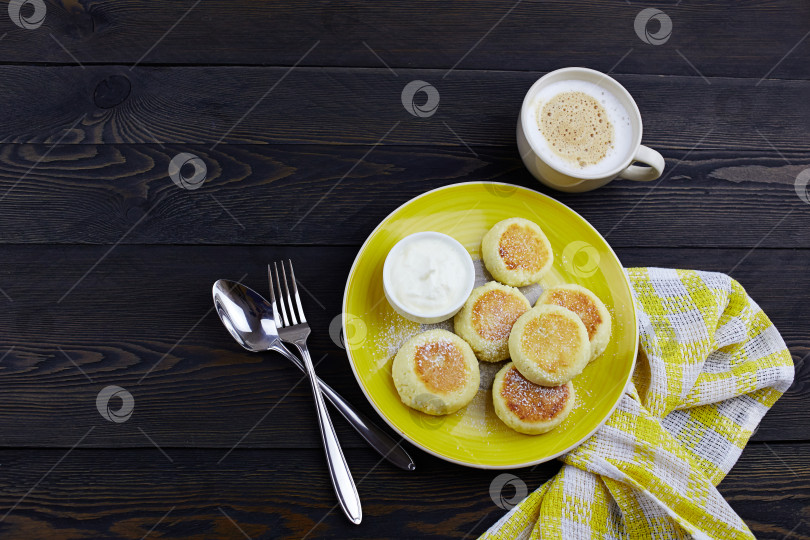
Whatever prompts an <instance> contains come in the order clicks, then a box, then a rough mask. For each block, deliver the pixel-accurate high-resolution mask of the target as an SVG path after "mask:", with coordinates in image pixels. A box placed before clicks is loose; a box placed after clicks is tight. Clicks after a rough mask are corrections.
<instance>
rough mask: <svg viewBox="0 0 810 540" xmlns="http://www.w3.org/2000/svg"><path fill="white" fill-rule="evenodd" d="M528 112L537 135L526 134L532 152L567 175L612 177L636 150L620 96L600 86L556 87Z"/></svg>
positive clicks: (573, 84)
mask: <svg viewBox="0 0 810 540" xmlns="http://www.w3.org/2000/svg"><path fill="white" fill-rule="evenodd" d="M594 107H596V108H594ZM563 109H564V110H563ZM529 111H530V114H531V115H532V118H533V120H534V121H533V122H532V125H533V128H534V129H531V130H529V131H530V133H527V135H528V137H529V140H531V141H532V146H533V147H535V149H536V150H538V151H539V152H538V153H539V154H540V157H541V158H542V159H543V160H544V161H546V162H547V163H549V164H550V165H552V166H554V167H555V168H557V169H560V170H562V171H564V172H567V173H570V174H574V175H577V174H583V173H584V174H598V173H601V172H609V171H611V170H613V169H616V168H617V167H620V166H621V165H622V163H624V161H626V160H627V158H628V156H629V154H630V151H631V150H632V145H633V128H632V124H631V122H630V115H629V114H628V113H627V110H626V109H625V108H624V106H623V105H622V104H621V102H620V101H619V100H618V98H616V96H614V95H613V94H611V93H610V92H609V91H608V90H606V89H605V88H602V87H600V86H597V85H596V84H593V83H590V82H586V81H579V80H570V81H558V82H555V83H552V84H550V85H548V86H546V87H544V88H542V89H541V90H540V92H538V93H537V95H536V96H535V97H534V99H533V100H532V103H531V107H530V108H529ZM600 120H602V122H599V121H600ZM547 136H548V138H547ZM549 139H551V141H549Z"/></svg>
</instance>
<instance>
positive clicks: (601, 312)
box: [535, 284, 611, 362]
mask: <svg viewBox="0 0 810 540" xmlns="http://www.w3.org/2000/svg"><path fill="white" fill-rule="evenodd" d="M542 304H549V305H555V306H560V307H564V308H566V309H569V310H571V311H573V312H574V313H576V314H577V315H578V316H579V318H580V319H581V320H582V323H583V324H584V325H585V329H586V330H587V331H588V339H589V340H590V342H591V358H590V361H591V362H593V361H594V360H595V359H596V358H597V357H598V356H599V355H601V354H602V352H604V350H605V348H606V347H607V345H608V343H609V342H610V328H611V317H610V312H609V311H608V310H607V307H605V304H604V303H603V302H602V301H601V300H600V299H599V297H598V296H596V295H595V294H593V293H592V292H591V291H589V290H588V289H586V288H585V287H581V286H580V285H573V284H569V285H557V286H555V287H551V288H549V289H546V290H545V291H543V294H542V295H541V296H540V298H539V299H538V300H537V303H536V304H535V306H539V305H542Z"/></svg>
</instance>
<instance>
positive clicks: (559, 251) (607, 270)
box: [343, 182, 638, 469]
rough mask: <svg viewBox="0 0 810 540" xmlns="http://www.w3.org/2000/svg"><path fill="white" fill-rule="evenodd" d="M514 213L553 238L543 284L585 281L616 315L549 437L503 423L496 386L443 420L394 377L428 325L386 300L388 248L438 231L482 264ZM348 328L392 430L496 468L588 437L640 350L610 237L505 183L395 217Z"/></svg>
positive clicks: (368, 258) (356, 363)
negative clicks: (413, 403)
mask: <svg viewBox="0 0 810 540" xmlns="http://www.w3.org/2000/svg"><path fill="white" fill-rule="evenodd" d="M510 217H522V218H526V219H530V220H532V221H534V222H536V223H537V224H538V225H540V227H542V228H543V231H544V232H545V233H546V235H547V236H548V239H549V241H550V242H551V245H552V247H553V249H554V266H553V269H552V271H551V272H549V274H547V275H546V277H545V278H544V280H543V282H541V285H543V286H544V287H545V286H550V285H555V284H558V283H578V284H580V285H582V286H584V287H587V288H589V289H590V290H592V291H593V292H594V293H596V295H597V296H599V298H601V299H602V301H603V302H605V304H606V305H607V307H608V309H609V310H610V312H611V314H612V315H613V334H612V336H611V341H610V344H609V345H608V347H607V349H606V350H605V352H604V354H603V355H602V356H601V357H600V358H598V359H597V360H595V361H594V362H592V363H591V364H589V365H588V367H586V368H585V371H583V372H582V374H581V375H579V376H577V377H576V378H575V379H574V386H575V388H576V392H577V405H576V408H575V409H574V410H573V411H572V412H571V414H570V415H569V416H568V418H566V419H565V421H564V422H563V423H562V424H561V425H560V426H559V427H557V428H556V429H554V430H553V431H551V432H549V433H546V434H543V435H534V436H531V435H522V434H520V433H517V432H515V431H512V430H511V429H510V428H508V427H507V426H506V425H505V424H504V423H503V422H501V421H500V419H499V418H498V417H497V416H496V415H495V411H494V409H493V406H492V396H491V389H490V388H487V389H482V390H479V391H478V394H477V395H476V397H475V399H474V400H473V401H472V402H471V403H470V404H469V405H468V406H467V407H465V408H463V409H461V410H460V411H458V412H456V413H454V414H451V415H447V416H440V417H434V416H430V415H426V414H424V413H421V412H418V411H415V410H413V409H410V408H409V407H406V406H405V405H403V404H402V402H401V401H400V399H399V395H398V394H397V391H396V388H395V387H394V382H393V380H392V378H391V361H392V360H393V357H394V355H395V354H396V351H397V349H398V346H399V344H401V342H402V341H404V340H405V339H406V338H407V337H409V336H410V335H412V334H415V333H417V332H418V331H419V325H418V324H416V323H412V322H410V321H407V320H406V319H403V318H402V317H400V316H399V315H397V314H396V313H395V312H394V310H393V308H391V306H389V305H388V302H387V301H386V300H385V296H384V295H383V285H382V270H383V263H384V262H385V257H386V255H387V254H388V251H389V250H390V249H391V248H392V247H393V246H394V244H395V243H397V241H399V240H400V239H402V238H403V237H405V236H407V235H409V234H411V233H415V232H419V231H438V232H442V233H445V234H448V235H450V236H452V237H453V238H455V239H456V240H458V241H459V242H461V243H462V244H463V245H464V246H465V247H466V248H467V250H468V251H469V252H470V255H472V257H473V259H480V250H481V239H482V237H483V236H484V233H486V232H487V230H489V228H490V227H492V226H493V225H494V224H495V223H497V222H499V221H501V220H503V219H506V218H510ZM343 328H344V329H345V332H346V336H345V339H346V349H347V351H348V354H349V359H350V364H351V366H352V370H353V371H354V375H355V377H357V380H358V382H359V383H360V387H361V388H362V389H363V392H364V393H365V394H366V397H367V398H368V400H369V401H370V402H371V404H372V405H373V406H374V408H375V409H376V410H377V412H378V413H379V414H380V416H382V418H383V419H384V420H385V421H386V422H388V424H389V425H390V426H391V427H392V428H394V429H395V430H396V431H397V432H398V433H400V434H401V435H402V436H403V437H404V438H405V439H407V440H408V441H410V442H412V443H413V444H415V445H416V446H418V447H420V448H422V449H423V450H425V451H426V452H429V453H431V454H433V455H435V456H438V457H440V458H442V459H445V460H447V461H450V462H453V463H458V464H461V465H467V466H471V467H478V468H486V469H507V468H514V467H523V466H527V465H534V464H536V463H541V462H543V461H548V460H550V459H552V458H555V457H557V456H559V455H561V454H563V453H565V452H567V451H569V450H571V449H572V448H574V447H576V446H577V445H579V444H580V443H582V441H584V440H585V439H587V438H588V437H589V436H590V435H591V434H593V432H594V431H596V429H597V428H598V427H599V426H600V425H601V424H602V423H603V422H604V421H605V420H607V418H608V416H610V414H611V413H612V412H613V409H614V408H615V407H616V405H617V404H618V402H619V398H620V397H621V395H622V393H623V391H624V389H625V386H626V385H627V382H628V381H629V379H630V375H631V374H632V372H633V366H634V364H635V359H636V352H637V347H638V330H637V324H636V312H635V307H634V305H633V299H632V297H631V293H630V284H629V282H628V280H627V277H626V275H625V274H624V271H623V270H622V266H621V263H620V262H619V259H618V258H617V257H616V254H615V253H614V252H613V250H612V249H611V248H610V246H609V245H608V243H607V241H605V239H604V238H602V236H601V235H600V234H599V233H598V232H597V231H596V229H594V228H593V227H592V226H591V225H590V224H589V223H588V222H587V221H585V219H583V218H582V217H581V216H580V215H579V214H577V213H576V212H574V211H573V210H571V209H570V208H568V207H567V206H565V205H563V204H561V203H559V202H557V201H555V200H554V199H552V198H550V197H547V196H546V195H543V194H542V193H538V192H536V191H532V190H530V189H526V188H523V187H519V186H513V185H509V184H499V183H478V182H477V183H466V184H455V185H451V186H447V187H443V188H439V189H436V190H433V191H429V192H427V193H425V194H424V195H420V196H419V197H416V198H415V199H412V200H410V201H408V202H407V203H405V204H404V205H402V206H400V207H399V208H397V209H396V210H394V212H392V213H391V214H390V215H389V216H388V217H387V218H385V219H384V220H383V221H382V223H380V225H378V226H377V228H376V229H374V231H373V232H372V233H371V235H370V236H369V237H368V239H367V240H366V242H365V243H364V244H363V246H362V247H361V248H360V252H359V253H358V254H357V258H356V259H355V261H354V265H353V266H352V269H351V271H350V272H349V279H348V282H347V283H346V292H345V295H344V297H343ZM501 365H502V364H498V366H501ZM483 367H485V366H484V365H483V363H482V368H483ZM487 369H492V368H487ZM482 378H483V373H482Z"/></svg>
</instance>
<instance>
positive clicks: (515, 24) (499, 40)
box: [0, 0, 810, 79]
mask: <svg viewBox="0 0 810 540" xmlns="http://www.w3.org/2000/svg"><path fill="white" fill-rule="evenodd" d="M653 5H655V7H657V8H659V9H661V10H663V11H664V12H665V14H666V16H668V17H669V18H670V19H671V21H672V26H673V29H672V33H671V35H670V37H669V39H668V41H666V43H664V44H663V45H660V46H654V45H650V44H648V43H645V42H644V41H642V40H641V39H640V38H639V36H638V35H637V34H636V31H635V29H634V23H635V18H636V16H637V14H638V13H639V11H641V9H642V7H647V6H649V4H644V5H640V4H636V3H633V4H632V5H631V4H627V3H617V2H611V1H609V0H599V1H594V0H590V1H586V2H577V3H576V4H574V5H572V4H570V3H568V2H560V1H555V2H542V3H540V2H519V3H515V2H511V3H510V2H497V1H493V0H485V1H481V0H475V1H469V2H463V3H461V2H452V3H448V2H441V1H438V0H434V1H429V2H420V3H419V4H415V5H406V4H403V3H401V2H395V1H391V0H385V1H379V2H357V1H352V2H342V1H329V0H327V1H323V0H306V1H299V2H295V3H294V4H289V3H283V2H279V1H273V2H261V3H258V4H257V3H255V2H250V1H245V0H241V1H237V2H227V1H224V0H217V1H210V2H202V3H200V4H199V5H196V4H194V3H193V2H188V1H182V0H172V1H163V2H161V3H160V5H159V6H158V5H156V4H153V3H151V2H146V1H143V0H124V1H121V0H116V1H112V0H105V1H88V2H81V3H79V2H49V3H48V12H47V17H46V20H45V24H44V25H43V26H42V27H41V28H40V29H39V30H38V31H24V30H22V29H18V28H16V27H13V26H11V25H10V24H9V25H7V26H8V27H10V28H9V30H10V31H9V35H8V36H7V37H6V38H5V39H6V43H5V46H4V48H3V51H2V53H1V54H2V56H0V58H2V60H3V61H6V62H47V63H72V62H74V59H73V58H71V56H70V55H69V54H68V53H67V52H65V50H64V49H63V48H62V47H61V46H60V45H59V44H58V43H56V41H55V40H53V39H51V38H49V36H48V34H49V33H52V34H53V35H54V36H56V37H57V38H58V39H59V42H60V43H61V44H62V45H63V46H64V47H65V49H67V50H68V51H70V54H71V55H73V57H74V58H75V59H76V60H78V61H80V62H82V63H83V64H92V63H99V62H104V63H123V64H131V63H135V62H137V61H141V62H142V63H145V64H150V63H160V64H242V65H246V64H251V65H268V64H269V65H293V64H294V63H295V62H297V61H298V60H299V59H300V57H301V55H302V54H303V53H304V51H306V50H307V49H308V48H309V47H310V46H311V45H312V44H313V43H314V42H315V41H316V40H320V44H319V46H318V48H317V49H316V50H314V51H313V52H312V53H311V54H310V55H309V56H308V57H307V58H305V59H304V60H303V62H302V64H303V65H315V66H347V65H348V66H363V67H383V63H382V62H385V63H387V64H388V65H389V66H392V67H393V68H394V69H397V71H398V68H405V67H422V68H436V69H441V70H445V71H446V70H448V69H450V68H451V67H453V66H456V69H457V70H462V69H493V70H502V69H508V70H523V71H526V70H546V71H547V70H552V69H556V68H558V67H563V66H568V65H575V66H580V65H584V66H588V67H593V68H595V69H599V70H602V71H608V70H611V69H614V70H615V71H616V72H617V73H649V74H662V73H663V74H677V75H697V72H696V70H699V71H700V73H703V74H704V75H706V76H716V75H721V76H733V77H740V76H742V77H754V78H756V79H759V78H760V77H763V76H765V75H766V74H768V72H769V71H771V70H772V68H774V66H775V65H776V63H777V62H778V61H779V60H780V58H782V57H783V56H784V55H785V53H787V52H788V51H789V50H790V49H791V47H793V46H794V44H796V43H797V42H799V40H800V39H801V37H802V36H803V35H804V33H805V32H806V31H807V26H806V24H805V23H806V21H807V20H808V17H810V8H808V6H807V5H804V4H803V3H796V2H789V1H787V0H778V1H773V2H763V1H759V0H757V1H747V2H731V1H723V2H713V3H711V4H706V3H701V4H677V5H674V4H673V3H671V2H654V3H653ZM192 6H193V9H191V10H190V11H189V9H190V8H192ZM181 17H182V20H180V19H181ZM178 20H180V22H179V23H178ZM170 28H171V31H170V32H169V33H168V34H166V36H165V38H162V36H163V35H164V33H166V31H167V30H169V29H170ZM648 30H649V31H650V32H653V33H654V32H657V31H658V26H657V24H656V23H655V22H651V23H650V24H649V27H648ZM154 44H157V46H154V47H153V45H154ZM595 44H598V46H595ZM366 45H368V47H367V46H366ZM369 48H371V49H372V50H369ZM372 51H373V52H372ZM628 52H630V54H627V53H628ZM679 52H680V54H683V55H684V56H686V57H687V58H688V59H689V62H691V63H692V65H693V66H694V67H691V66H690V65H689V63H687V61H685V60H684V59H683V58H682V57H681V56H680V54H679ZM375 55H376V56H375ZM625 55H626V56H625ZM808 55H810V43H806V42H805V43H803V44H799V46H798V47H796V49H795V50H794V51H793V52H792V53H791V55H789V56H788V57H787V58H786V59H785V60H784V61H782V62H781V63H780V64H779V65H778V66H777V69H773V71H771V73H769V76H770V77H774V78H806V77H807V76H808V75H810V66H809V65H808V63H807V58H808ZM377 56H379V58H377ZM620 60H621V61H620Z"/></svg>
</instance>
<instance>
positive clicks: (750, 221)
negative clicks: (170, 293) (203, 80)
mask: <svg viewBox="0 0 810 540" xmlns="http://www.w3.org/2000/svg"><path fill="white" fill-rule="evenodd" d="M368 150H369V149H368V147H365V146H326V145H276V144H271V145H221V146H219V147H217V148H216V149H215V150H214V151H209V149H208V148H207V147H205V146H200V145H190V146H185V145H177V144H170V145H166V146H164V147H160V146H158V145H155V144H151V145H150V144H139V145H129V144H115V145H85V144H76V145H63V146H59V147H56V148H54V149H53V150H50V147H49V146H46V145H43V144H37V145H14V144H6V145H0V210H1V211H0V242H2V243H7V244H8V243H12V244H20V243H90V244H115V243H116V242H122V243H124V244H131V243H139V244H140V243H148V244H154V243H159V244H266V243H276V244H330V245H331V244H343V245H360V244H361V243H362V242H363V241H364V240H365V238H366V236H367V235H368V234H369V233H370V232H371V231H372V230H373V229H374V227H375V226H376V225H377V224H378V223H379V222H380V221H381V220H382V219H383V218H384V217H385V216H386V215H388V213H389V212H391V211H393V210H394V209H395V208H397V207H398V206H399V205H401V204H403V203H404V202H406V201H407V200H409V199H411V198H412V197H415V196H417V195H420V194H422V193H423V192H425V191H428V190H430V189H434V188H437V187H441V186H444V185H447V184H453V183H457V182H468V181H496V182H511V183H517V184H520V185H524V186H527V187H529V188H533V189H539V190H541V191H543V192H545V193H548V194H549V195H551V196H552V197H554V198H556V199H558V200H560V201H561V202H563V203H564V204H567V205H569V206H570V207H571V208H572V209H574V210H575V211H577V212H579V213H580V214H581V215H582V216H584V217H585V218H586V219H588V220H589V221H590V222H591V223H592V224H593V225H594V226H595V227H596V228H597V229H598V230H599V231H601V232H602V234H604V235H606V236H607V238H608V239H609V241H610V242H611V243H612V244H613V245H614V246H616V247H642V246H647V247H666V246H705V247H718V246H724V247H752V246H754V245H759V246H761V247H780V248H790V247H810V237H808V235H807V234H806V223H807V216H808V212H810V206H808V205H807V204H805V203H804V201H802V199H800V198H799V197H798V195H797V193H796V188H795V186H794V182H795V181H796V178H797V176H798V175H799V173H800V172H801V171H802V170H804V169H806V168H808V167H810V152H808V151H807V150H806V149H805V151H803V152H793V153H787V154H784V153H783V154H782V156H781V157H780V156H779V155H777V154H776V153H775V152H774V151H773V150H772V149H770V148H765V149H762V150H759V151H734V152H732V151H722V152H720V151H711V150H695V151H692V152H689V151H688V150H678V151H674V150H673V151H669V152H666V154H667V156H668V159H667V167H668V168H669V172H668V173H667V174H668V176H667V177H666V178H665V179H664V180H662V181H661V182H660V183H653V184H645V183H637V182H629V181H617V182H614V183H612V184H610V185H609V186H607V187H605V188H602V189H600V190H598V191H594V192H590V193H584V194H565V193H559V192H553V191H551V190H549V189H545V188H543V187H541V185H540V184H539V182H537V181H536V180H535V179H534V178H532V177H531V176H530V175H529V174H528V172H527V171H526V170H525V167H524V166H523V164H522V162H521V161H520V159H519V157H518V156H517V152H516V151H515V150H514V149H512V148H492V147H476V148H472V149H470V150H472V151H470V150H468V149H466V148H463V147H457V148H453V147H427V146H380V147H378V148H375V149H374V150H373V151H371V152H370V153H369V151H368ZM181 152H191V153H192V154H194V155H197V156H199V157H200V158H201V159H202V160H203V161H204V163H205V164H206V167H207V170H208V180H206V183H205V185H204V186H203V187H202V188H201V189H198V190H194V191H186V190H182V189H180V188H178V187H176V186H175V185H174V184H173V183H172V181H171V180H170V178H169V175H168V167H169V162H170V161H171V159H172V158H173V157H174V156H176V155H177V154H179V153H181ZM472 152H475V154H473V153H472ZM783 158H784V159H787V160H789V161H790V163H791V164H788V163H786V162H785V161H784V160H783ZM743 217H744V219H745V226H744V227H739V226H738V224H739V222H740V219H741V218H743ZM641 231H643V234H642V233H641ZM720 231H733V234H720Z"/></svg>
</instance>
